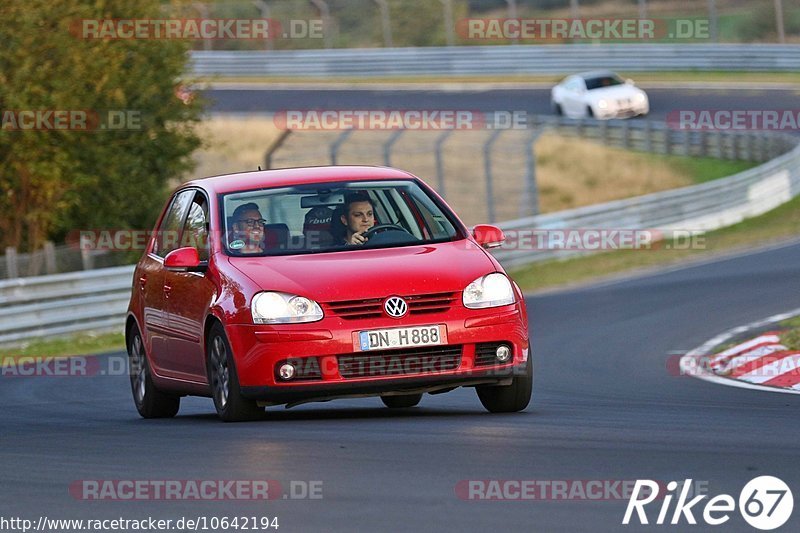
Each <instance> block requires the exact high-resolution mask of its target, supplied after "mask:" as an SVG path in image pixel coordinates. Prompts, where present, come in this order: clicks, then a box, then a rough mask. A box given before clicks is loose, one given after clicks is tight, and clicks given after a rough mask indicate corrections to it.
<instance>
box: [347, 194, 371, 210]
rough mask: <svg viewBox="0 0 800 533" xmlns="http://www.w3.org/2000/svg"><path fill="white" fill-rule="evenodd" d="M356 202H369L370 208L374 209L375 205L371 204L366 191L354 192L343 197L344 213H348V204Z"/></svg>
mask: <svg viewBox="0 0 800 533" xmlns="http://www.w3.org/2000/svg"><path fill="white" fill-rule="evenodd" d="M356 202H369V205H370V207H372V209H375V204H374V203H373V202H372V198H370V197H369V195H368V194H367V193H366V191H356V192H351V193H347V194H346V195H345V196H344V212H345V213H349V212H350V204H354V203H356Z"/></svg>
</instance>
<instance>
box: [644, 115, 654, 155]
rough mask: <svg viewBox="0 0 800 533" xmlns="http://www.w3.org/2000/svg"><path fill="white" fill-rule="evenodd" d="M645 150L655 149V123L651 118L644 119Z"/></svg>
mask: <svg viewBox="0 0 800 533" xmlns="http://www.w3.org/2000/svg"><path fill="white" fill-rule="evenodd" d="M644 150H645V152H652V151H653V125H652V123H651V122H650V121H649V120H645V121H644Z"/></svg>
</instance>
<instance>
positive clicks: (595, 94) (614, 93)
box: [586, 84, 643, 101]
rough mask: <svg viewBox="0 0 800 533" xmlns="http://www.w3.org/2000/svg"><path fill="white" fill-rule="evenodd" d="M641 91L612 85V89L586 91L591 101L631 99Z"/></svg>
mask: <svg viewBox="0 0 800 533" xmlns="http://www.w3.org/2000/svg"><path fill="white" fill-rule="evenodd" d="M642 92H643V91H642V90H641V89H637V88H636V87H634V86H633V85H627V84H625V85H614V86H612V87H603V88H602V89H594V90H591V91H587V93H586V94H587V95H588V97H589V98H591V99H592V101H596V100H600V99H601V98H607V99H610V100H617V99H619V98H633V97H634V96H636V95H637V94H640V93H642Z"/></svg>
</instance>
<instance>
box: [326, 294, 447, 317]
mask: <svg viewBox="0 0 800 533" xmlns="http://www.w3.org/2000/svg"><path fill="white" fill-rule="evenodd" d="M458 295H459V293H457V292H439V293H434V294H414V295H411V296H401V298H403V299H404V300H405V301H406V303H407V304H408V314H409V315H421V314H426V313H440V312H442V311H447V310H448V309H450V307H451V306H452V305H453V302H454V301H455V300H456V298H458ZM384 300H386V298H370V299H368V300H346V301H340V302H328V303H326V304H325V307H327V309H328V310H329V311H330V312H331V313H332V314H334V315H336V316H340V317H342V318H345V319H348V320H350V319H362V318H378V317H381V316H385V314H384V312H383V302H384Z"/></svg>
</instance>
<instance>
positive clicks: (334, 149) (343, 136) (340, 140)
mask: <svg viewBox="0 0 800 533" xmlns="http://www.w3.org/2000/svg"><path fill="white" fill-rule="evenodd" d="M352 134H353V130H351V129H350V130H344V131H343V132H342V133H340V134H339V136H338V137H336V139H334V141H333V142H332V143H331V148H330V151H331V165H335V164H336V158H337V157H338V155H339V147H341V146H342V144H344V142H345V141H346V140H347V138H348V137H350V136H351V135H352Z"/></svg>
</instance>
